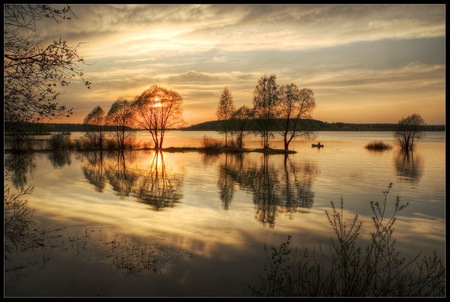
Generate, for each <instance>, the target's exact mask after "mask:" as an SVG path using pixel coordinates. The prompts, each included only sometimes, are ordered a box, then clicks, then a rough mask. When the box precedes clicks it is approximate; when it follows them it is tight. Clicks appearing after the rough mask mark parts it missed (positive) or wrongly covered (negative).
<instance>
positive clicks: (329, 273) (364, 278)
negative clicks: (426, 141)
mask: <svg viewBox="0 0 450 302" xmlns="http://www.w3.org/2000/svg"><path fill="white" fill-rule="evenodd" d="M391 187H392V184H390V185H389V186H388V190H387V191H384V192H383V193H384V202H382V203H379V202H371V203H370V206H371V208H372V212H373V215H372V221H373V223H374V231H373V232H372V233H371V240H370V242H369V243H368V245H367V246H366V248H365V249H362V248H361V247H360V245H359V244H358V242H357V239H358V235H359V233H360V230H361V227H362V222H361V221H360V220H359V218H358V215H355V216H354V218H353V219H352V220H351V223H350V224H348V223H347V222H346V221H345V220H344V202H343V199H342V198H341V205H340V207H339V208H336V207H335V205H334V203H333V202H331V206H332V211H331V212H328V211H326V215H327V218H328V221H329V223H330V224H331V226H332V228H333V230H334V232H335V234H336V239H333V238H332V239H331V241H330V253H331V255H330V256H328V255H324V254H323V253H322V254H321V256H322V257H321V258H318V257H317V255H316V254H315V252H313V253H312V254H311V253H310V252H309V251H308V250H305V252H304V254H303V255H302V257H300V258H299V260H294V261H293V262H290V261H291V260H290V259H291V258H290V254H291V253H292V249H291V248H290V247H289V244H290V238H291V237H290V236H288V240H287V241H286V242H285V243H283V244H281V246H280V247H279V248H278V249H276V248H274V247H272V248H271V252H272V253H271V256H270V257H269V261H268V264H265V265H264V271H265V272H266V276H265V277H263V278H262V285H261V287H260V288H259V289H258V288H256V287H255V286H254V285H249V288H250V289H251V290H252V292H253V294H254V295H256V296H265V297H274V296H309V297H443V296H444V295H445V277H446V275H445V266H444V264H443V261H442V259H441V258H439V257H438V256H437V255H436V252H435V253H434V255H433V256H431V257H423V258H422V261H420V259H419V256H420V253H419V254H418V255H417V256H416V257H414V258H413V259H412V260H411V261H406V259H405V258H404V257H401V256H400V253H399V251H397V250H396V248H395V239H394V238H393V233H394V224H395V221H396V216H397V213H398V212H399V211H401V210H402V209H403V208H405V207H406V206H408V204H404V205H400V198H399V197H397V199H396V202H395V208H394V211H393V214H392V215H391V216H390V217H385V211H386V206H387V195H388V193H389V190H390V188H391ZM264 249H265V251H266V254H267V253H268V250H267V247H266V246H264ZM294 256H296V255H295V254H294ZM294 259H297V258H294Z"/></svg>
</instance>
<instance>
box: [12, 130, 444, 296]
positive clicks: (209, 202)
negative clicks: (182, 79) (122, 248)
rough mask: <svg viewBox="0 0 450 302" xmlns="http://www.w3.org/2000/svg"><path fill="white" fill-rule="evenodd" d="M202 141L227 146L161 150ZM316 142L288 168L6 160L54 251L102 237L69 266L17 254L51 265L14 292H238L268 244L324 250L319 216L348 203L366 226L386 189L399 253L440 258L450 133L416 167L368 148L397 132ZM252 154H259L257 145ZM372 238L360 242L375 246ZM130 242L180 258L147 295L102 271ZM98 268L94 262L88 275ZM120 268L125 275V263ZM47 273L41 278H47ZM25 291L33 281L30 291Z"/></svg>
mask: <svg viewBox="0 0 450 302" xmlns="http://www.w3.org/2000/svg"><path fill="white" fill-rule="evenodd" d="M169 133H170V132H169ZM204 135H208V136H210V137H216V138H220V136H219V135H218V134H217V133H215V132H207V133H199V132H174V133H171V134H170V135H168V136H167V140H166V143H167V146H181V147H182V146H194V147H195V146H197V145H196V144H200V141H201V138H202V137H203V136H204ZM72 138H73V137H72ZM319 139H320V142H321V143H322V144H324V145H325V147H324V148H321V149H316V148H311V142H294V143H292V148H293V149H295V150H296V151H297V153H296V154H292V155H289V156H288V158H287V159H286V160H285V157H284V155H270V156H264V155H262V154H260V153H245V154H240V155H239V154H220V155H207V154H201V153H198V152H173V153H172V152H160V153H159V152H155V151H132V152H125V153H124V154H123V156H120V155H119V154H117V153H105V154H101V155H100V154H98V153H95V152H88V153H69V154H67V155H66V156H67V157H66V158H65V159H64V158H63V160H58V161H55V158H56V157H54V156H53V157H52V155H51V153H42V154H37V155H30V156H31V157H30V158H27V157H26V156H24V155H22V156H21V157H20V158H14V157H13V156H12V155H8V156H9V160H11V162H14V163H15V164H14V166H13V168H14V169H13V170H14V173H15V174H14V176H13V179H12V180H11V181H10V183H11V184H12V185H13V186H16V187H21V185H20V184H22V185H23V186H28V185H33V186H34V187H35V192H33V193H32V194H31V195H30V196H28V197H27V199H28V200H29V207H30V208H32V209H34V210H35V218H36V220H37V222H38V225H39V226H41V227H43V228H47V229H48V228H50V225H55V226H56V225H58V226H66V227H68V229H67V230H66V231H61V236H62V237H61V238H63V239H61V240H62V241H58V243H55V242H54V245H56V246H58V245H59V246H60V247H61V246H65V247H67V246H66V243H64V244H63V241H64V240H68V239H67V236H68V235H70V236H71V237H70V236H69V237H70V238H74V237H75V235H74V234H71V233H70V232H76V231H74V230H78V233H77V235H76V237H77V238H83V234H84V235H85V234H86V233H83V232H85V231H86V229H87V227H89V228H90V229H96V230H98V232H99V233H96V234H100V232H102V233H101V234H102V235H101V236H100V237H98V238H97V239H96V241H89V242H87V243H86V242H84V241H83V244H85V243H86V244H88V245H89V246H91V249H84V250H83V251H84V253H85V254H84V255H85V256H84V257H86V259H80V258H77V260H76V261H74V262H71V260H70V257H68V254H67V253H65V254H61V253H58V252H57V251H55V250H54V249H49V248H48V247H45V248H44V247H42V250H41V252H42V254H40V253H41V252H39V253H38V254H34V256H33V254H32V253H28V252H25V254H24V255H22V257H24V258H20V257H21V256H20V254H17V255H16V257H18V258H16V259H15V260H14V261H16V262H17V263H20V260H23V259H28V258H30V259H31V258H33V257H41V256H42V257H43V258H42V259H46V258H49V259H50V260H49V261H46V262H45V264H46V267H45V269H43V268H42V267H40V266H35V267H40V268H32V269H30V270H29V271H28V275H27V276H28V277H23V278H18V279H13V278H9V276H7V277H8V278H9V279H8V280H7V293H8V294H10V295H13V296H17V295H21V294H24V295H32V296H33V295H38V296H39V295H49V296H52V295H54V296H58V295H78V296H79V295H97V294H101V295H113V296H114V295H125V296H126V295H136V296H139V295H144V296H145V295H147V296H159V295H162V296H167V295H169V296H170V295H174V296H183V295H194V296H195V295H202V296H203V295H205V296H208V295H209V296H234V295H242V294H243V293H244V292H245V290H246V286H247V284H248V283H249V282H250V281H251V280H255V278H257V276H258V274H259V273H261V263H262V262H263V260H264V258H265V254H264V250H263V245H264V244H267V245H274V246H277V245H279V244H280V243H281V242H284V241H285V240H286V237H287V235H288V234H290V235H293V241H292V242H293V245H294V246H297V247H299V248H304V247H311V246H318V245H326V244H327V242H328V239H329V238H330V236H332V235H333V234H332V230H331V228H330V226H329V224H328V221H327V219H326V216H325V215H324V210H328V209H329V208H330V202H331V201H334V202H335V203H338V202H339V201H340V198H341V197H342V198H343V199H344V204H345V209H346V211H348V214H347V215H348V216H347V217H348V218H350V217H352V215H353V214H358V215H359V216H360V217H361V219H363V220H364V221H365V225H367V227H369V226H370V218H369V215H370V214H371V211H370V206H369V202H370V201H373V200H375V201H382V199H383V193H382V192H383V191H384V190H386V188H387V185H388V184H389V183H391V182H392V183H393V184H394V185H393V188H392V189H391V193H390V195H389V199H388V200H391V201H392V203H393V202H394V201H395V197H396V196H397V195H399V196H400V197H401V201H402V202H409V203H410V205H409V206H408V207H407V208H406V209H404V210H403V211H402V213H401V215H400V216H399V219H398V224H397V227H396V232H397V236H398V248H399V249H400V250H401V251H404V252H410V253H413V254H414V253H415V252H417V251H421V250H423V251H425V252H428V253H430V252H431V251H432V249H437V250H438V252H439V254H441V255H443V253H444V251H445V237H444V234H445V211H444V209H445V196H446V193H445V135H444V133H439V134H436V133H432V134H430V136H429V140H427V139H425V140H424V141H421V142H419V143H418V147H417V150H416V151H415V152H414V154H413V155H411V157H409V158H405V157H404V156H403V157H402V155H401V154H400V155H399V154H398V152H397V151H398V150H396V149H395V148H394V149H392V150H389V151H385V152H381V153H374V152H371V151H368V150H366V149H365V148H364V146H365V145H366V144H367V143H368V142H370V141H373V140H383V141H385V142H392V136H391V133H384V132H369V133H367V132H364V133H360V132H349V133H333V132H326V133H320V135H319ZM198 146H199V145H198ZM246 146H248V147H259V140H258V139H257V138H256V139H255V140H253V141H250V142H248V144H247V145H246ZM272 147H275V148H281V142H279V141H278V142H274V143H273V144H272ZM8 156H7V157H8ZM20 162H22V164H19V163H20ZM23 162H26V163H25V164H23ZM368 232H369V229H368V230H367V231H365V233H363V234H362V235H361V237H362V238H366V239H368V238H369V233H368ZM58 238H59V237H58ZM64 238H66V239H64ZM130 238H135V239H136V240H139V241H140V242H142V244H143V245H148V246H164V247H168V248H171V249H173V251H174V253H175V251H177V253H180V254H179V255H183V256H180V257H179V258H176V259H175V258H174V259H172V260H171V261H170V262H167V261H166V262H161V272H164V273H162V274H159V275H154V274H151V276H147V277H146V278H148V279H145V280H147V281H148V282H150V280H151V281H152V282H153V283H152V284H153V285H152V286H146V285H145V284H147V283H148V282H147V283H146V282H145V281H143V280H142V279H139V281H136V283H135V284H134V285H132V286H130V283H129V279H124V278H126V277H124V276H123V274H118V273H117V270H115V269H114V265H113V266H112V267H113V269H112V270H113V271H114V273H112V272H111V267H107V268H105V265H106V263H107V264H108V265H111V264H114V263H116V264H117V263H119V262H118V261H117V260H116V261H115V262H114V261H113V260H114V259H115V258H114V257H113V256H111V246H110V245H105V244H104V243H105V241H107V242H112V241H113V240H117V241H119V239H120V241H121V242H125V241H126V240H128V241H127V242H130V241H129V240H131V239H130ZM74 242H75V241H74ZM77 242H78V245H76V244H75V243H73V244H72V245H71V248H68V250H69V252H68V253H69V254H70V253H75V252H76V251H78V250H79V248H80V244H82V243H81V241H79V240H78V241H77ZM100 243H101V244H100ZM89 251H90V252H89ZM36 255H38V256H36ZM143 257H144V256H143V254H142V255H141V259H147V258H143ZM42 259H41V258H40V259H39V261H38V263H40V264H39V265H42V264H43V262H42ZM57 259H59V260H57ZM94 259H95V260H94ZM16 262H14V263H16ZM92 263H95V265H93V266H90V265H91V264H92ZM102 263H103V264H104V265H102ZM120 263H121V264H122V266H121V268H122V269H123V268H124V265H125V264H124V263H125V260H123V261H122V262H120ZM127 263H128V264H129V265H131V264H130V262H127ZM133 263H134V264H135V265H138V267H141V266H139V265H142V263H140V262H137V263H135V262H133ZM18 265H19V264H18ZM61 266H62V267H65V268H67V272H66V273H61ZM8 267H11V265H9V266H8ZM147 267H148V266H147ZM141 268H142V267H141ZM169 268H170V269H169ZM42 271H44V272H45V274H46V275H45V278H43V279H42V280H41V278H40V277H39V276H40V274H41V272H42ZM108 271H109V272H110V273H108ZM100 272H101V273H100ZM61 274H62V275H61ZM67 274H73V276H72V279H74V280H76V282H73V283H72V287H71V288H70V289H69V288H68V287H67V282H70V281H69V280H72V279H71V278H70V277H69V276H68V275H67ZM12 280H14V281H12ZM39 280H40V281H39ZM43 280H45V282H47V283H44V281H43ZM83 280H84V281H85V282H83ZM102 280H103V281H102ZM23 282H27V283H26V284H27V289H26V290H23V286H22V284H23ZM45 284H52V286H50V287H48V286H46V285H45ZM86 284H89V286H86ZM225 284H226V285H225ZM83 286H84V287H83ZM126 286H129V287H128V288H127V287H126ZM56 288H57V289H56Z"/></svg>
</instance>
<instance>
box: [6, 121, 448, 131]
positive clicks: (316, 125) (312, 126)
mask: <svg viewBox="0 0 450 302" xmlns="http://www.w3.org/2000/svg"><path fill="white" fill-rule="evenodd" d="M248 122H249V124H248V131H253V130H256V127H257V126H256V125H257V124H256V121H255V120H250V121H248ZM299 123H300V124H299V126H300V128H301V129H302V130H304V131H395V130H397V128H398V124H394V123H392V124H389V123H373V124H370V123H368V124H355V123H343V122H335V123H328V122H323V121H319V120H314V119H301V120H300V121H299ZM219 124H220V121H208V122H203V123H199V124H195V125H191V126H188V127H183V128H179V129H173V130H182V131H219ZM271 124H272V125H273V128H272V129H270V130H272V131H276V130H279V129H277V125H279V121H278V120H274V121H273V123H271ZM17 126H18V125H16V123H9V122H5V128H4V129H5V132H6V133H8V132H10V131H12V130H13V129H15V128H17ZM21 126H22V127H25V128H22V129H26V131H27V132H28V133H29V134H48V133H51V132H85V131H89V130H93V128H94V127H95V126H94V125H86V124H70V123H62V124H58V123H21ZM90 128H92V129H90ZM102 128H103V130H104V131H112V130H115V126H102ZM420 128H421V130H422V131H445V125H422V126H420ZM127 130H143V129H133V128H130V127H128V128H127ZM232 130H236V129H232Z"/></svg>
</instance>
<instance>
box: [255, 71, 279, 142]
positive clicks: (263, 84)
mask: <svg viewBox="0 0 450 302" xmlns="http://www.w3.org/2000/svg"><path fill="white" fill-rule="evenodd" d="M276 79H277V77H276V75H271V76H266V75H264V76H263V77H261V78H260V79H259V81H258V85H256V87H255V90H254V92H253V108H254V111H255V112H254V113H255V119H256V120H257V121H258V129H257V131H256V132H257V133H258V134H259V135H260V136H261V140H262V145H263V148H269V145H270V144H269V139H270V138H271V137H273V133H271V131H270V129H271V124H272V123H273V120H274V119H276V117H277V106H278V104H279V94H278V85H277V83H276Z"/></svg>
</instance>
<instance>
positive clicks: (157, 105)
mask: <svg viewBox="0 0 450 302" xmlns="http://www.w3.org/2000/svg"><path fill="white" fill-rule="evenodd" d="M153 107H155V108H159V107H162V104H161V102H160V101H159V98H158V97H156V98H155V104H153Z"/></svg>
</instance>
